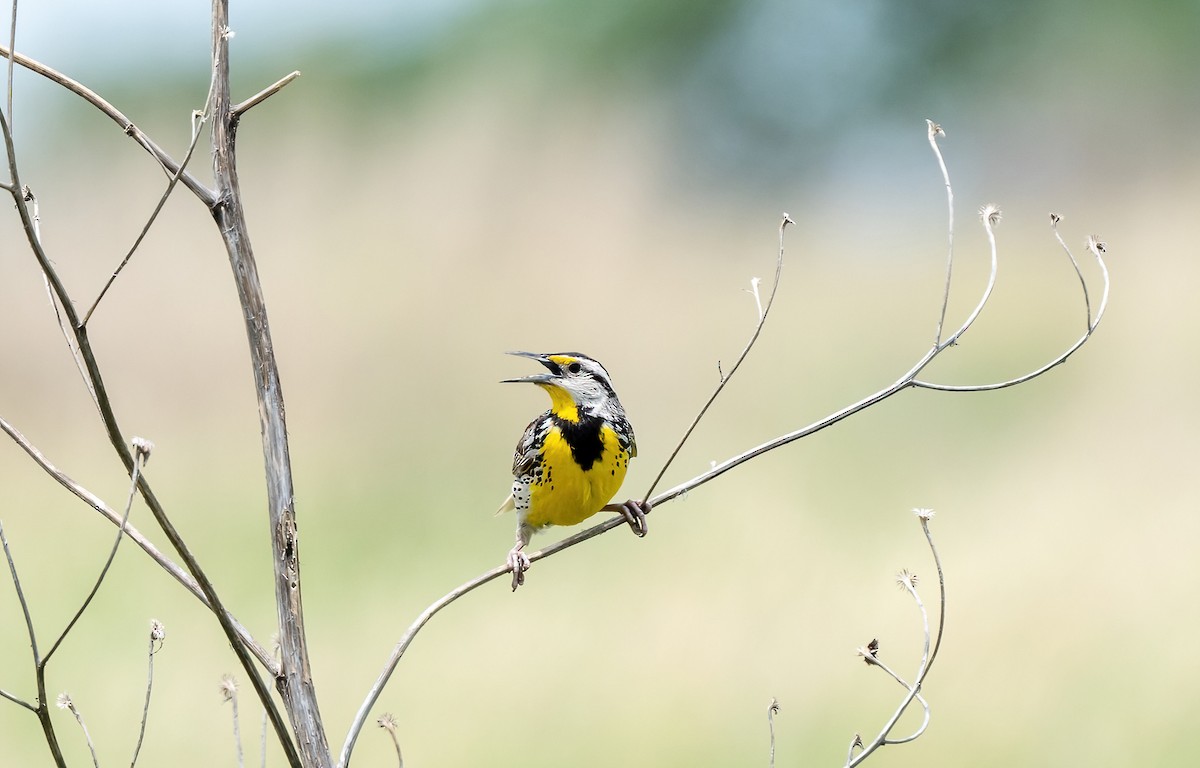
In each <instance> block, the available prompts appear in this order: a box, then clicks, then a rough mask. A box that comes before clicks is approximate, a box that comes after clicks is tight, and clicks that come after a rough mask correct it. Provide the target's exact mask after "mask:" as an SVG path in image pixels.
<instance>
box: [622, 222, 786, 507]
mask: <svg viewBox="0 0 1200 768" xmlns="http://www.w3.org/2000/svg"><path fill="white" fill-rule="evenodd" d="M788 224H795V222H794V221H792V219H791V217H790V216H788V215H787V214H786V213H785V214H783V219H782V220H781V221H780V222H779V255H778V256H777V257H776V259H775V279H774V280H773V281H772V282H771V293H770V294H769V295H768V296H767V303H766V305H765V306H764V305H762V304H761V303H760V304H759V311H758V324H757V325H755V326H754V332H753V333H752V334H750V340H749V341H747V342H746V346H745V348H743V349H742V354H740V355H738V359H737V361H736V362H734V364H733V367H732V368H730V369H729V373H722V374H721V378H720V381H718V382H717V386H716V387H715V388H714V389H713V393H712V394H711V395H709V398H708V400H707V401H706V402H705V403H704V405H702V406H701V407H700V411H699V412H698V413H697V414H696V418H694V419H692V423H691V424H689V425H688V428H687V429H685V430H684V432H683V437H681V438H679V442H678V443H676V444H675V449H674V450H672V451H671V453H670V455H669V456H667V460H666V461H664V462H663V465H662V468H661V469H659V471H658V474H657V475H655V476H654V480H653V482H651V483H650V487H649V488H648V489H647V490H646V493H645V495H643V496H642V503H643V504H645V503H646V500H647V499H649V498H650V496H651V494H653V493H654V489H655V488H657V487H658V484H659V482H660V481H661V480H662V479H663V475H665V474H666V473H667V470H668V469H669V468H670V467H671V464H673V463H674V462H675V457H676V456H678V455H679V452H680V451H681V450H683V446H684V445H686V444H687V441H688V438H690V437H691V436H692V432H694V431H695V430H696V427H697V425H699V424H700V420H701V419H703V418H704V415H705V414H706V413H708V409H709V408H710V407H712V404H713V402H714V401H715V400H716V399H717V396H718V395H720V394H721V392H722V390H724V389H725V385H726V384H728V383H729V380H730V379H732V378H733V375H734V374H735V373H737V370H738V368H740V367H741V365H742V361H744V360H745V359H746V356H747V355H749V354H750V350H751V349H753V348H754V343H755V342H756V341H758V336H759V334H761V333H762V329H763V325H765V324H766V322H767V315H768V314H770V312H771V307H772V306H774V304H775V294H776V292H777V291H778V290H779V278H780V276H781V275H782V274H783V233H784V231H785V230H786V229H787V226H788ZM756 280H757V279H756ZM752 285H753V291H754V297H755V299H756V300H757V299H758V284H757V282H755V283H752ZM718 370H719V367H718Z"/></svg>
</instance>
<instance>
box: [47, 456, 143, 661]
mask: <svg viewBox="0 0 1200 768" xmlns="http://www.w3.org/2000/svg"><path fill="white" fill-rule="evenodd" d="M133 444H134V447H135V452H136V454H137V463H136V464H134V465H133V476H132V477H131V478H130V483H129V495H128V496H127V497H126V499H125V514H124V516H123V517H122V518H121V524H120V525H119V526H117V538H116V540H114V541H113V545H112V549H110V550H109V552H108V559H107V560H105V561H104V567H103V568H101V569H100V575H99V576H97V577H96V583H95V584H93V585H92V591H91V592H88V595H87V597H85V598H84V599H83V604H82V605H80V606H79V610H77V611H75V615H74V616H72V617H71V620H70V621H68V622H67V626H65V627H63V631H62V632H61V633H60V634H59V636H58V639H57V640H55V641H54V644H53V645H52V646H50V650H49V651H46V655H45V656H44V657H43V658H42V661H41V664H40V665H39V666H41V667H45V666H46V665H47V664H48V663H50V658H51V657H52V656H53V655H54V652H55V651H57V650H58V647H59V646H60V645H62V642H63V640H66V639H67V635H68V634H70V632H71V629H72V628H73V627H74V626H75V623H76V622H77V621H79V618H80V617H81V616H83V612H84V611H86V610H87V607H88V606H89V605H91V603H92V598H94V597H95V596H96V593H97V592H99V591H100V585H101V584H103V583H104V577H105V576H107V575H108V569H109V568H111V567H112V563H113V560H114V559H116V557H117V547H119V546H121V539H122V538H123V537H124V534H125V526H126V525H127V524H128V523H129V512H130V510H132V509H133V497H134V494H136V493H137V481H138V477H140V476H141V473H142V467H144V466H145V465H146V461H148V460H149V458H150V450H151V448H150V447H148V446H150V443H148V442H147V441H144V440H142V439H141V438H138V437H135V438H134V439H133ZM139 445H141V446H147V447H139Z"/></svg>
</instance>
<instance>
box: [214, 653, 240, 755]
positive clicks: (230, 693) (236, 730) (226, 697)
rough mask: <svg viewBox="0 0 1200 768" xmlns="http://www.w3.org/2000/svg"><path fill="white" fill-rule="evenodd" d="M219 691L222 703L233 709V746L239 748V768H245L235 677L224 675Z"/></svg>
mask: <svg viewBox="0 0 1200 768" xmlns="http://www.w3.org/2000/svg"><path fill="white" fill-rule="evenodd" d="M217 690H218V691H219V692H220V693H221V701H227V702H229V705H230V707H232V708H233V744H234V746H235V747H237V764H238V768H245V766H246V760H245V758H244V756H243V755H242V727H241V724H240V723H239V721H238V687H237V681H236V680H234V679H233V675H222V676H221V684H220V685H219V686H218V688H217Z"/></svg>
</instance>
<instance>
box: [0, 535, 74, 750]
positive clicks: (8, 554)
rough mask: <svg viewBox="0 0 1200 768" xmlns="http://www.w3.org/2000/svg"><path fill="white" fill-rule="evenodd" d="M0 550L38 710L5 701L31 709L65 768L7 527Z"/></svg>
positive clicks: (9, 696)
mask: <svg viewBox="0 0 1200 768" xmlns="http://www.w3.org/2000/svg"><path fill="white" fill-rule="evenodd" d="M0 546H3V549H4V559H5V560H7V561H8V571H9V573H10V574H11V575H12V581H13V588H14V589H15V590H16V592H17V602H18V603H20V605H21V614H22V615H23V616H24V617H25V631H26V632H27V633H28V636H29V649H30V651H31V652H32V653H33V670H34V682H35V684H36V685H37V699H36V700H35V701H36V702H37V705H36V706H33V705H30V704H29V703H27V702H25V701H22V700H21V699H19V698H17V697H16V696H13V695H12V694H9V693H7V692H6V693H4V698H6V699H8V700H10V701H13V702H16V703H17V704H20V705H22V706H24V707H25V708H27V709H32V710H33V713H34V714H35V715H37V719H38V723H39V724H40V725H41V727H42V734H43V735H44V736H45V738H46V746H47V747H48V748H49V750H50V755H51V757H52V758H54V764H55V765H56V766H58V768H66V765H67V763H66V760H65V759H64V758H63V754H62V748H61V747H59V744H58V734H57V733H56V732H55V730H54V721H53V720H51V719H50V703H49V697H48V696H47V695H46V676H45V675H44V674H42V667H41V654H40V653H39V652H38V643H37V631H36V630H35V629H34V628H33V617H32V616H31V615H30V612H29V603H28V602H27V601H26V600H25V591H24V590H23V589H22V588H21V578H20V576H18V575H17V564H16V561H15V560H13V556H12V550H10V549H9V547H8V538H7V537H6V536H5V535H4V526H3V525H2V524H0Z"/></svg>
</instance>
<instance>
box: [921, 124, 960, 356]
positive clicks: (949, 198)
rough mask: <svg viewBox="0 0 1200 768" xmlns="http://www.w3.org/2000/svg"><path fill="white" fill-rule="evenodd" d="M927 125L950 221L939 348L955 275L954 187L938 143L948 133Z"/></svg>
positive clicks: (936, 336) (936, 339) (937, 338)
mask: <svg viewBox="0 0 1200 768" xmlns="http://www.w3.org/2000/svg"><path fill="white" fill-rule="evenodd" d="M925 123H926V125H927V126H928V128H929V146H930V147H932V148H933V156H934V157H936V158H937V162H938V168H940V169H941V171H942V181H943V182H944V183H945V185H946V207H947V209H948V214H947V218H948V219H949V221H950V226H949V228H948V230H949V233H948V235H947V240H948V245H947V253H946V287H945V289H944V290H943V291H942V312H941V314H940V315H938V323H937V331H936V333H934V336H933V344H934V346H937V345H938V344H941V343H942V326H944V325H945V324H946V311H947V310H948V309H949V308H950V278H951V277H952V276H953V274H954V187H953V186H951V185H950V171H949V170H947V168H946V160H945V158H943V157H942V149H941V147H939V146H938V143H937V140H938V136H945V135H946V132H945V131H944V130H942V126H940V125H938V124H937V123H935V122H933V121H932V120H926V121H925Z"/></svg>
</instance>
